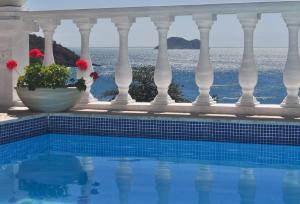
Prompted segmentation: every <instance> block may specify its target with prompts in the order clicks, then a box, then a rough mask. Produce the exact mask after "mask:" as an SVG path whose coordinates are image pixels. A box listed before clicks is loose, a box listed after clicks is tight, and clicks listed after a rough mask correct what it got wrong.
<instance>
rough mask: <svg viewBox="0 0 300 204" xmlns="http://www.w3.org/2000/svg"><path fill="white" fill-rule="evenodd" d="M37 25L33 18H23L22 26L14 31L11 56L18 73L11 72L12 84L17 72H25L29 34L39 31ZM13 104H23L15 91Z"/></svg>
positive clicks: (17, 74) (27, 60) (27, 62)
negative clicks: (15, 62)
mask: <svg viewBox="0 0 300 204" xmlns="http://www.w3.org/2000/svg"><path fill="white" fill-rule="evenodd" d="M39 29H40V28H39V26H38V25H37V24H36V23H35V22H34V21H33V19H23V22H22V26H21V27H20V28H19V30H17V31H16V37H15V40H14V41H13V44H14V45H13V56H14V57H13V58H14V59H15V60H16V61H17V62H18V73H16V72H13V73H12V74H13V86H14V87H16V85H17V81H18V78H19V74H21V75H23V74H24V73H25V70H24V68H25V67H26V66H27V65H28V64H29V57H28V53H29V35H30V33H33V32H39ZM13 100H14V105H15V106H24V104H23V103H22V102H21V100H20V99H19V97H18V95H17V92H16V91H15V90H14V92H13Z"/></svg>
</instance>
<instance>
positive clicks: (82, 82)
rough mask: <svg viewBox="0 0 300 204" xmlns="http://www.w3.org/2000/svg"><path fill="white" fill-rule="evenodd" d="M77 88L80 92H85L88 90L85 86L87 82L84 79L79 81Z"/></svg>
mask: <svg viewBox="0 0 300 204" xmlns="http://www.w3.org/2000/svg"><path fill="white" fill-rule="evenodd" d="M75 87H76V88H77V89H78V90H79V91H85V90H86V85H85V80H84V78H81V79H78V80H77V82H76V83H75Z"/></svg>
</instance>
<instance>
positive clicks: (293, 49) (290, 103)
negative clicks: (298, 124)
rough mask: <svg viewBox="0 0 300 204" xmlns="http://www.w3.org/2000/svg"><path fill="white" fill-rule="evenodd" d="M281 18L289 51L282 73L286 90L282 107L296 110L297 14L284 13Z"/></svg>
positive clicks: (299, 65)
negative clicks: (285, 29) (284, 26)
mask: <svg viewBox="0 0 300 204" xmlns="http://www.w3.org/2000/svg"><path fill="white" fill-rule="evenodd" d="M283 18H284V20H285V22H286V24H287V27H288V31H289V51H288V56H287V61H286V65H285V69H284V73H283V81H284V85H285V87H286V89H287V97H286V98H285V99H284V101H283V102H282V104H281V106H282V107H287V108H297V107H299V106H300V104H299V97H298V93H299V87H300V77H299V76H300V59H299V47H298V33H299V26H300V14H299V13H285V14H283Z"/></svg>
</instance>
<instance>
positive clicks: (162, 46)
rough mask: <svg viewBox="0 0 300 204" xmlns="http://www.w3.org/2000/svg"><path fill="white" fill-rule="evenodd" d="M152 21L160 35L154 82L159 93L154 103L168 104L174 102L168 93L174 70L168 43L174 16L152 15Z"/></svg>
mask: <svg viewBox="0 0 300 204" xmlns="http://www.w3.org/2000/svg"><path fill="white" fill-rule="evenodd" d="M152 21H153V23H154V24H155V26H156V28H157V31H158V37H159V49H158V58H157V63H156V67H155V73H154V82H155V84H156V86H157V90H158V95H157V96H156V98H155V99H154V101H153V102H152V104H154V105H168V104H170V103H173V102H174V101H173V100H172V99H171V97H170V96H169V94H168V90H169V86H170V84H171V82H172V70H171V67H170V64H169V59H168V45H167V38H168V32H169V28H170V26H171V24H172V22H173V21H174V17H171V16H155V17H152Z"/></svg>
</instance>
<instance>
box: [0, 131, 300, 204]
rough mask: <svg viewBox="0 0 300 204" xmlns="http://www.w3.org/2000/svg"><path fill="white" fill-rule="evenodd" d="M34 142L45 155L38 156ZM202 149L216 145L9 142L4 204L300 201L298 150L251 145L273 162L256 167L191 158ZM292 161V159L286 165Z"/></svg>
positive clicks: (1, 191)
mask: <svg viewBox="0 0 300 204" xmlns="http://www.w3.org/2000/svg"><path fill="white" fill-rule="evenodd" d="M49 137H51V140H50V142H49V144H48V145H49V146H48V148H46V149H48V150H47V151H46V152H45V151H44V149H45V146H43V145H45V142H44V141H45V139H47V140H49ZM52 139H53V140H52ZM57 141H59V142H58V143H57ZM79 141H80V142H79ZM79 143H80V144H81V145H80V146H78V145H77V144H79ZM150 143H151V145H150ZM32 144H35V145H37V146H39V147H40V148H42V149H43V151H42V152H41V151H39V148H34V151H33V150H32V149H33V148H31V149H30V147H31V145H32ZM145 144H149V145H145ZM167 144H169V146H171V147H172V148H171V149H166V152H161V153H160V154H158V152H160V150H159V146H160V145H163V146H164V145H167ZM182 145H183V146H185V148H184V150H183V149H182ZM199 145H200V146H201V145H204V146H206V147H207V148H208V149H211V150H213V149H214V148H213V146H214V145H216V143H209V142H185V141H161V140H145V139H129V138H123V139H122V138H109V137H105V138H99V137H88V136H72V137H70V136H65V135H47V136H42V137H39V138H32V139H29V140H26V141H21V142H17V143H14V144H9V145H4V146H1V147H0V153H3V154H1V155H2V157H1V160H0V161H1V168H0V203H24V204H25V203H26V204H31V203H33V204H34V203H78V204H87V203H95V204H97V203H107V204H119V203H120V204H140V203H145V204H147V203H149V204H151V203H158V204H182V203H187V204H190V203H199V204H200V203H201V204H209V203H212V204H213V203H230V204H234V203H240V204H254V203H258V204H265V203H272V204H279V203H283V204H296V203H297V204H298V203H300V183H299V177H298V175H299V170H298V169H299V168H300V163H299V157H300V154H299V153H300V148H299V147H282V146H264V145H254V146H256V147H255V148H257V149H260V151H263V152H265V154H266V155H269V157H263V158H262V155H260V156H259V158H258V159H257V162H254V161H251V162H247V160H246V159H245V158H243V157H240V158H239V160H237V161H236V162H235V163H234V162H233V163H232V161H231V162H228V160H227V158H226V157H223V158H222V155H218V154H215V156H214V157H206V160H204V159H203V160H201V159H192V158H195V155H194V154H195V153H197V152H198V151H195V148H196V149H198V148H199ZM218 145H221V146H222V150H220V152H221V153H223V156H224V155H226V154H224V152H231V153H232V154H240V153H241V152H242V151H243V152H244V156H245V157H247V156H248V157H253V156H251V155H250V154H255V153H254V152H247V149H251V150H252V151H253V150H254V149H255V148H254V147H253V145H250V146H251V148H250V147H249V145H242V144H225V143H223V144H221V143H218ZM37 146H36V147H37ZM104 146H106V149H104V148H102V149H101V150H98V149H99V148H101V147H104ZM19 147H22V148H19ZM153 147H157V149H155V148H154V149H153ZM219 147H220V146H219ZM253 148H254V149H253ZM285 148H287V149H289V150H290V151H291V152H292V153H293V154H292V155H283V156H285V157H286V159H287V160H280V159H278V158H277V160H274V157H277V156H276V155H278V154H286V152H287V151H283V149H285ZM20 149H22V151H21V152H20V151H19V150H20ZM96 150H97V151H96ZM108 150H109V151H108ZM112 150H114V151H112ZM7 151H10V152H11V154H7ZM201 151H203V149H202V150H201ZM278 151H279V152H278ZM136 152H140V153H139V155H137V154H136ZM141 152H144V153H141ZM149 152H151V153H149ZM237 152H240V153H237ZM198 153H199V152H198ZM246 153H247V154H246ZM201 154H204V152H202V153H201ZM3 155H13V156H10V158H9V159H8V158H7V157H8V156H3ZM130 155H135V156H130ZM151 155H152V156H151ZM167 155H169V157H167ZM257 155H259V154H257ZM270 155H271V156H270ZM198 156H199V155H198ZM202 156H203V155H202ZM288 157H293V158H294V160H293V162H288V163H287V161H289V159H288ZM274 161H277V162H274ZM291 161H292V160H291ZM275 163H276V164H275Z"/></svg>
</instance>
